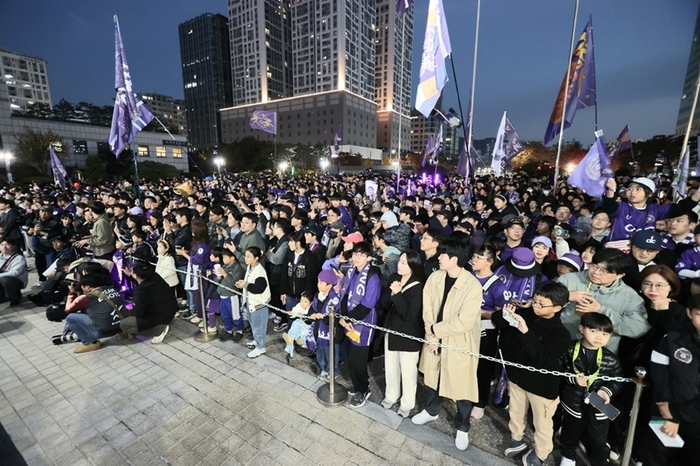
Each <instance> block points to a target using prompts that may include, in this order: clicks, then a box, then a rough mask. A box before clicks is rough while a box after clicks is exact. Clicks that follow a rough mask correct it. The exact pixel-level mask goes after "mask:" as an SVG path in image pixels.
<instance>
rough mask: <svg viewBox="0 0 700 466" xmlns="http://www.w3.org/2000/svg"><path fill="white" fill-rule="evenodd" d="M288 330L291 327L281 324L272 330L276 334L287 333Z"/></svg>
mask: <svg viewBox="0 0 700 466" xmlns="http://www.w3.org/2000/svg"><path fill="white" fill-rule="evenodd" d="M287 328H289V326H288V325H287V324H286V323H284V322H281V323H279V324H278V325H276V326H275V327H274V328H273V329H272V330H274V331H275V332H285V331H287Z"/></svg>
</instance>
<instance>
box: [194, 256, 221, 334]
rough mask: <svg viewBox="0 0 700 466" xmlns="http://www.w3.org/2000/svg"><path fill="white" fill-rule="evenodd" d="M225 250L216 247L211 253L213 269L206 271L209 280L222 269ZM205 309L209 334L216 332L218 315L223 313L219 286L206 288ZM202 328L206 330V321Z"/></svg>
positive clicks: (210, 258)
mask: <svg viewBox="0 0 700 466" xmlns="http://www.w3.org/2000/svg"><path fill="white" fill-rule="evenodd" d="M222 250H223V248H222V247H220V246H215V247H213V248H211V251H209V261H210V262H211V264H212V269H209V270H207V271H206V275H207V278H209V279H210V280H211V279H214V278H216V275H214V271H215V270H217V269H220V268H221V251H222ZM204 302H205V309H206V314H207V319H206V320H207V323H208V325H209V328H208V331H209V332H216V331H217V329H216V315H217V314H219V313H220V312H221V311H220V309H221V296H219V287H218V286H208V287H206V291H205V295H204ZM199 327H200V328H204V321H202V322H200V323H199Z"/></svg>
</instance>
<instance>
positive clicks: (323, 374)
mask: <svg viewBox="0 0 700 466" xmlns="http://www.w3.org/2000/svg"><path fill="white" fill-rule="evenodd" d="M318 380H320V381H321V382H328V381H329V380H330V375H328V372H326V371H321V373H320V374H318Z"/></svg>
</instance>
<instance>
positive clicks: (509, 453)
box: [503, 439, 527, 459]
mask: <svg viewBox="0 0 700 466" xmlns="http://www.w3.org/2000/svg"><path fill="white" fill-rule="evenodd" d="M525 450H527V443H525V442H523V441H522V440H513V439H510V442H509V443H508V446H507V447H506V449H505V451H504V452H503V454H504V455H506V458H510V459H513V458H515V457H516V456H518V455H519V454H520V453H522V452H524V451H525Z"/></svg>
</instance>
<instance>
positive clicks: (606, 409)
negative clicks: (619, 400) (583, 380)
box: [588, 392, 620, 421]
mask: <svg viewBox="0 0 700 466" xmlns="http://www.w3.org/2000/svg"><path fill="white" fill-rule="evenodd" d="M588 403H590V404H591V406H593V407H594V408H595V409H597V410H598V411H600V412H601V413H603V414H605V416H606V417H607V418H608V419H610V420H611V421H613V420H615V418H616V417H617V416H618V415H619V414H620V410H619V409H617V408H616V407H614V406H613V405H611V404H605V400H604V399H603V398H601V396H600V395H598V394H597V393H596V392H591V393H589V394H588Z"/></svg>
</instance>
